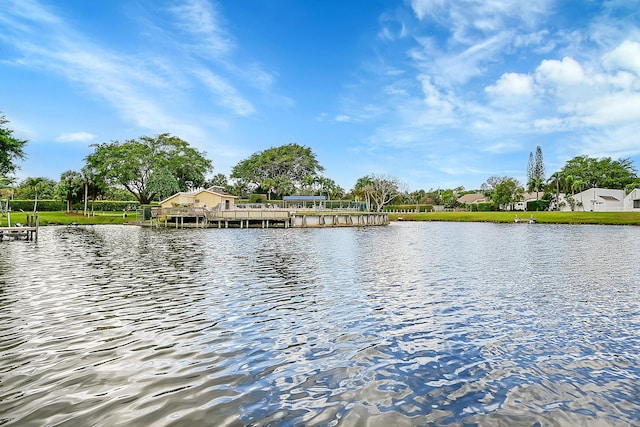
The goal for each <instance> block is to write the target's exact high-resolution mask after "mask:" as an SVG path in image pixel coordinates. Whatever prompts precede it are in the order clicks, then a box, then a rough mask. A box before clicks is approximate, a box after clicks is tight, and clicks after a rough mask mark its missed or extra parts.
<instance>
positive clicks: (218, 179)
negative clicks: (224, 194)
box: [206, 173, 229, 188]
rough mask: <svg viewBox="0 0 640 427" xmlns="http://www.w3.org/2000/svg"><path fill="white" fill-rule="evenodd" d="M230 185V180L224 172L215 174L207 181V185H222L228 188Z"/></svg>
mask: <svg viewBox="0 0 640 427" xmlns="http://www.w3.org/2000/svg"><path fill="white" fill-rule="evenodd" d="M228 185H229V181H227V176H226V175H225V174H223V173H218V174H215V175H214V176H213V177H212V178H211V179H210V180H209V181H207V183H206V186H207V187H222V188H227V186H228Z"/></svg>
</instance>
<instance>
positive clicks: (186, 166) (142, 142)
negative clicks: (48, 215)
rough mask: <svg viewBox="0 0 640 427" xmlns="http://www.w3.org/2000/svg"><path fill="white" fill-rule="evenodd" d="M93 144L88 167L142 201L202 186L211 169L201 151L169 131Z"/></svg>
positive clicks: (87, 159)
mask: <svg viewBox="0 0 640 427" xmlns="http://www.w3.org/2000/svg"><path fill="white" fill-rule="evenodd" d="M93 147H95V151H94V152H93V153H92V154H90V155H89V156H87V158H86V161H87V168H88V169H89V170H91V171H93V172H94V173H96V174H98V175H100V176H103V177H104V179H105V181H106V182H107V183H108V184H111V185H117V186H121V187H123V188H125V189H126V190H127V191H129V192H130V193H131V194H133V195H134V196H135V197H136V199H137V200H138V201H139V202H140V203H141V204H148V203H150V202H151V201H152V200H155V199H156V198H157V197H158V196H159V195H165V194H166V192H167V191H169V190H172V191H173V190H180V191H188V190H189V189H190V188H192V187H201V186H203V185H204V184H205V182H206V179H205V175H206V173H207V172H209V171H210V170H212V169H213V167H212V165H211V161H210V160H208V159H207V158H206V157H205V155H206V154H205V153H204V152H200V151H198V150H197V149H195V148H193V147H191V146H190V145H189V143H188V142H186V141H183V140H182V139H180V138H178V137H175V136H172V135H170V134H168V133H163V134H160V135H156V136H154V137H149V136H142V137H140V138H138V139H132V140H128V141H125V142H122V143H121V142H118V141H114V142H111V143H103V144H94V145H93ZM176 184H177V185H176ZM163 193H165V194H163Z"/></svg>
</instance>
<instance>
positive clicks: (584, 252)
mask: <svg viewBox="0 0 640 427" xmlns="http://www.w3.org/2000/svg"><path fill="white" fill-rule="evenodd" d="M639 238H640V228H636V227H608V226H554V225H535V226H532V225H514V224H508V225H504V224H503V225H499V224H466V223H465V224H462V223H393V224H391V225H390V226H388V227H371V228H338V229H329V228H327V229H287V230H284V229H249V230H246V229H244V230H238V229H234V230H231V229H223V230H218V229H208V230H202V229H199V230H152V229H144V228H137V227H131V226H129V227H127V226H87V227H45V228H42V229H41V232H40V237H39V241H38V242H9V243H7V242H5V243H2V244H0V425H16V426H17V425H20V426H22V425H60V424H63V425H64V424H68V425H109V426H112V425H150V426H151V425H153V426H166V425H198V424H200V425H202V424H206V425H218V426H224V425H228V426H245V425H247V426H248V425H251V426H267V425H273V426H297V425H312V426H313V425H322V426H325V425H326V426H330V425H340V426H359V425H373V426H390V425H395V426H402V425H407V426H413V425H415V426H420V425H476V424H477V425H487V426H510V425H560V426H565V425H566V426H573V425H587V426H600V425H606V426H628V425H638V423H640V398H639V396H640V368H639V366H640V357H639V356H638V355H639V354H640V338H639V337H640V334H639V331H640V284H639V282H638V280H637V273H638V271H637V263H638V260H640V245H638V244H637V242H638V240H639Z"/></svg>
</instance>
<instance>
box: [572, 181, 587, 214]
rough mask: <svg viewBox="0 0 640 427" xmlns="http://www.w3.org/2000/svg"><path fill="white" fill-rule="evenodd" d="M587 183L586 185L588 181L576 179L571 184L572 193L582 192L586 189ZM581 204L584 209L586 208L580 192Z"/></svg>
mask: <svg viewBox="0 0 640 427" xmlns="http://www.w3.org/2000/svg"><path fill="white" fill-rule="evenodd" d="M585 185H586V182H584V181H583V180H581V179H576V180H575V181H573V183H572V184H571V193H572V194H575V192H576V191H577V192H578V193H580V192H581V191H582V190H584V187H585ZM580 206H581V207H582V208H583V209H582V210H584V205H583V203H582V194H580Z"/></svg>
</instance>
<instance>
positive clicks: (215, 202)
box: [160, 186, 236, 210]
mask: <svg viewBox="0 0 640 427" xmlns="http://www.w3.org/2000/svg"><path fill="white" fill-rule="evenodd" d="M235 199H236V196H233V195H231V194H229V193H227V192H225V191H224V190H223V188H222V187H215V186H214V187H210V188H207V189H201V190H196V191H192V192H180V193H176V194H174V195H173V196H171V197H168V198H166V199H164V200H163V201H161V202H160V207H162V208H181V207H184V208H196V209H199V208H203V209H207V208H210V209H215V210H229V209H233V206H234V203H235Z"/></svg>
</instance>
